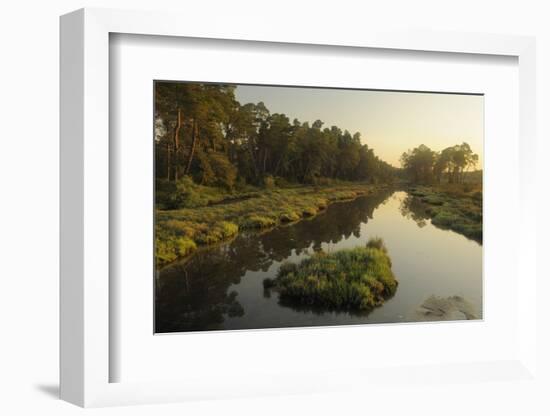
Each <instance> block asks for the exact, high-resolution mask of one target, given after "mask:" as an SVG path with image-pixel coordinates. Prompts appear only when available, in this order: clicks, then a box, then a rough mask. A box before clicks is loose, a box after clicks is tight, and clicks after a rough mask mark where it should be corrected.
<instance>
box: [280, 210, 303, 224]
mask: <svg viewBox="0 0 550 416" xmlns="http://www.w3.org/2000/svg"><path fill="white" fill-rule="evenodd" d="M299 219H300V215H298V214H297V213H296V212H294V211H288V212H283V213H282V214H281V217H280V220H281V222H283V223H285V222H294V221H298V220H299Z"/></svg>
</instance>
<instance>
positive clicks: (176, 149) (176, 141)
mask: <svg viewBox="0 0 550 416" xmlns="http://www.w3.org/2000/svg"><path fill="white" fill-rule="evenodd" d="M182 126H183V114H182V113H181V109H179V108H178V118H177V121H176V129H175V130H174V155H173V157H174V163H173V165H174V181H176V182H177V180H178V173H179V169H178V167H179V166H178V165H179V151H180V130H181V128H182Z"/></svg>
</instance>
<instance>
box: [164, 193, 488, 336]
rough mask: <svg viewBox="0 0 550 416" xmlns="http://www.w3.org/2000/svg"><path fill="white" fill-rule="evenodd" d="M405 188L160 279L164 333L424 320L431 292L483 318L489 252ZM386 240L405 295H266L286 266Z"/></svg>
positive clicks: (228, 248)
mask: <svg viewBox="0 0 550 416" xmlns="http://www.w3.org/2000/svg"><path fill="white" fill-rule="evenodd" d="M417 203H418V201H417V200H416V199H415V198H414V197H412V196H410V195H408V194H407V193H406V192H405V191H394V190H386V191H380V192H377V193H375V194H372V195H369V196H365V197H360V198H357V199H355V200H354V201H348V202H341V203H336V204H332V205H330V206H329V207H328V208H327V209H326V210H325V212H323V213H321V214H319V215H318V216H316V217H314V218H312V219H310V220H303V221H300V222H298V223H295V224H291V225H287V226H282V227H278V228H275V229H273V230H270V231H266V232H263V233H241V234H239V235H238V236H237V237H236V238H235V239H234V240H232V241H230V242H227V243H225V244H222V245H219V246H215V247H209V248H207V249H202V250H199V251H198V252H196V253H195V254H194V255H193V256H191V258H189V259H187V260H184V261H181V262H179V263H174V264H171V265H169V266H167V267H166V268H164V269H163V270H162V271H160V272H159V273H158V274H157V277H156V291H155V292H156V302H155V325H156V327H155V332H157V333H159V332H184V331H201V330H216V329H218V330H219V329H222V330H230V329H253V328H280V327H304V326H319V325H348V324H368V323H397V322H410V321H416V320H418V317H417V316H416V315H415V314H414V313H413V312H414V311H415V310H417V308H418V307H419V305H421V304H422V303H423V302H424V301H425V300H426V299H427V298H429V297H430V296H432V295H435V296H440V297H444V298H447V297H449V296H455V295H458V296H461V297H462V298H464V299H465V300H466V301H468V302H469V303H470V304H471V305H472V306H473V309H474V311H475V313H476V315H477V316H478V317H481V316H482V246H481V245H480V244H479V243H477V242H475V241H472V240H468V239H467V238H466V237H464V236H462V235H460V234H457V233H455V232H453V231H450V230H441V229H439V228H437V227H435V226H434V225H432V224H431V222H430V219H429V218H425V217H424V216H423V215H422V214H421V210H418V209H417V207H418V206H417ZM375 236H377V237H381V238H382V239H383V240H384V242H385V244H386V246H387V248H388V252H389V255H390V257H391V259H392V264H393V266H392V270H393V272H394V274H395V276H396V279H397V280H398V281H399V286H398V288H397V293H396V294H395V296H394V297H393V298H391V299H389V300H387V301H386V302H385V303H384V304H383V305H382V306H380V307H378V308H376V309H374V310H372V311H371V312H369V313H363V314H353V313H348V312H328V311H323V310H311V309H304V308H300V307H299V306H287V305H281V304H280V303H279V302H278V296H277V294H276V293H272V294H269V293H267V292H264V289H263V284H262V282H263V280H264V279H265V278H267V277H271V278H273V277H275V275H276V273H277V270H278V268H279V266H280V265H281V263H282V262H284V261H292V262H298V261H300V259H302V258H304V257H306V256H308V255H309V254H311V253H313V252H314V250H319V249H322V250H325V251H327V252H331V251H336V250H340V249H342V248H351V247H356V246H363V245H365V244H366V242H367V241H368V239H369V238H371V237H375Z"/></svg>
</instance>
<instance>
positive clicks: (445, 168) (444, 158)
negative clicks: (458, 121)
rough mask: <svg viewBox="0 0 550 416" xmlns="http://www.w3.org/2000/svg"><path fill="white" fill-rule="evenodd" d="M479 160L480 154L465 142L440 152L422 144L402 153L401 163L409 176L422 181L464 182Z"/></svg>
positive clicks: (416, 180)
mask: <svg viewBox="0 0 550 416" xmlns="http://www.w3.org/2000/svg"><path fill="white" fill-rule="evenodd" d="M478 161H479V156H478V155H477V154H475V153H474V152H473V151H472V149H471V148H470V145H469V144H468V143H465V142H464V143H462V144H457V145H454V146H450V147H447V148H446V149H443V150H442V151H440V152H436V151H433V150H432V149H430V148H429V147H428V146H426V145H423V144H421V145H420V146H418V147H416V148H414V149H412V150H409V151H407V152H404V153H403V154H402V155H401V165H402V166H403V169H404V171H405V173H406V175H407V176H408V178H409V179H410V180H412V181H413V182H422V183H432V182H437V183H440V182H442V181H447V182H448V183H463V182H464V179H465V177H466V173H467V172H468V171H469V170H470V169H475V168H476V166H477V163H478Z"/></svg>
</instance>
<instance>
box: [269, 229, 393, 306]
mask: <svg viewBox="0 0 550 416" xmlns="http://www.w3.org/2000/svg"><path fill="white" fill-rule="evenodd" d="M397 284H398V283H397V280H396V279H395V277H394V275H393V272H392V270H391V259H390V257H389V255H388V252H387V249H386V247H385V246H384V243H383V241H382V240H381V239H371V240H370V241H369V242H368V243H367V245H366V246H365V247H356V248H353V249H348V250H340V251H337V252H335V253H324V252H318V253H315V254H314V255H312V256H311V257H309V258H307V259H305V260H302V262H300V263H299V264H295V263H284V264H283V265H282V266H281V267H280V269H279V272H278V274H277V277H276V278H275V279H265V280H264V288H265V289H266V290H273V291H276V292H278V293H279V296H280V299H281V301H290V302H292V303H295V304H297V305H299V306H310V307H320V308H326V309H329V310H339V311H341V310H347V311H356V312H358V311H359V312H360V311H368V310H370V309H372V308H374V307H376V306H380V305H381V304H382V303H384V301H385V300H386V299H388V298H390V297H392V296H393V295H394V294H395V292H396V290H397Z"/></svg>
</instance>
